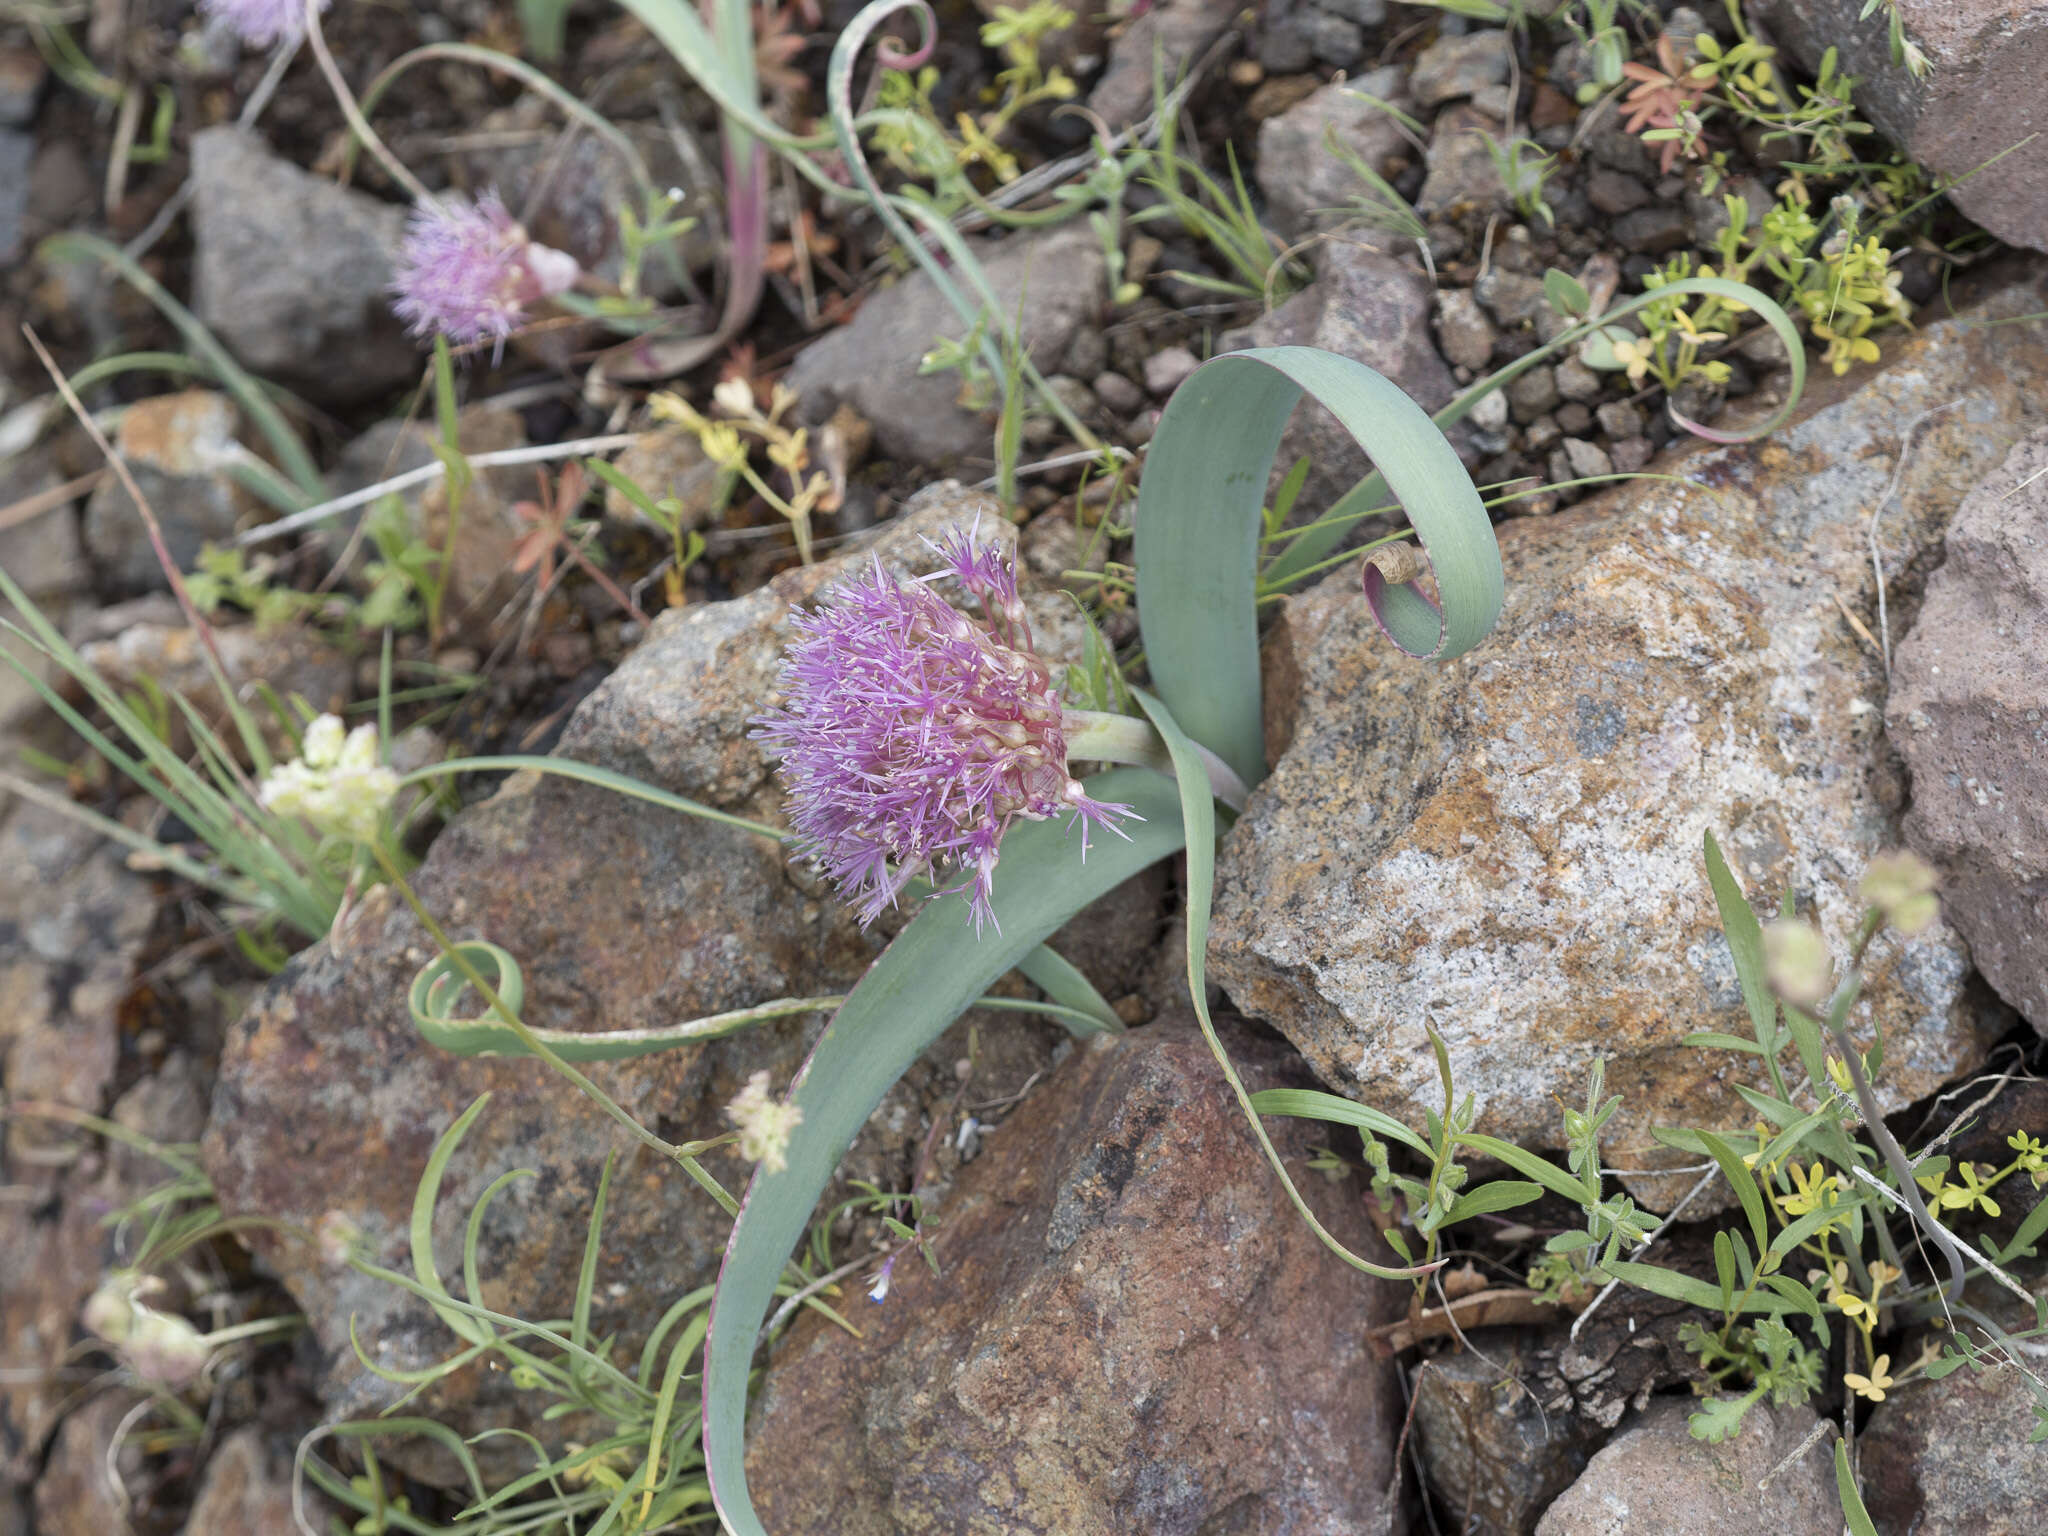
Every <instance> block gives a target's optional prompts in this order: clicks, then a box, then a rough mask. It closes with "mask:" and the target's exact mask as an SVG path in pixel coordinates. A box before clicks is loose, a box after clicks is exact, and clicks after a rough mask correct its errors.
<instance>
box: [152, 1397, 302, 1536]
mask: <svg viewBox="0 0 2048 1536" xmlns="http://www.w3.org/2000/svg"><path fill="white" fill-rule="evenodd" d="M306 1506H307V1510H306V1512H307V1514H308V1516H309V1517H310V1518H311V1520H312V1521H313V1524H314V1527H315V1528H316V1529H318V1528H319V1527H320V1526H321V1525H323V1524H324V1523H325V1520H326V1515H327V1501H326V1500H325V1499H323V1498H321V1496H320V1494H319V1492H318V1490H317V1489H309V1490H308V1491H307V1495H306ZM293 1519H294V1516H293V1514H292V1443H291V1441H290V1440H288V1439H279V1438H273V1437H272V1436H271V1435H270V1434H269V1433H268V1432H267V1431H266V1430H265V1429H264V1428H263V1427H262V1426H261V1425H259V1424H245V1425H244V1426H243V1427H242V1428H240V1429H238V1430H236V1431H235V1432H234V1433H233V1434H231V1435H229V1436H228V1437H227V1438H226V1439H225V1440H223V1441H221V1443H220V1449H218V1450H216V1451H215V1452H214V1453H213V1455H212V1456H211V1457H210V1458H209V1459H208V1460H207V1463H206V1471H205V1473H204V1474H203V1476H202V1477H201V1479H200V1483H199V1492H198V1495H197V1496H196V1497H195V1498H194V1499H193V1500H192V1513H191V1514H190V1515H189V1516H188V1517H187V1518H186V1521H185V1536H288V1533H290V1532H292V1531H294V1530H296V1529H298V1527H297V1526H296V1525H294V1524H293Z"/></svg>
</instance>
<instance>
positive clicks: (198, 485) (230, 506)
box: [85, 389, 251, 593]
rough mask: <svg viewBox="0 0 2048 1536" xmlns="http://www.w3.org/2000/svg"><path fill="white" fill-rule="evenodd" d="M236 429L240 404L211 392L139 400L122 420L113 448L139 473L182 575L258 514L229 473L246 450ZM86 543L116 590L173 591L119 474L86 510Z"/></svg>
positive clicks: (137, 479)
mask: <svg viewBox="0 0 2048 1536" xmlns="http://www.w3.org/2000/svg"><path fill="white" fill-rule="evenodd" d="M237 426H238V419H237V416H236V412H235V407H234V405H233V403H232V402H231V401H229V399H228V397H227V396H226V395H223V394H217V393H215V392H214V391H213V390H210V389H185V390H180V391H178V392H177V393H176V394H171V395H156V396H153V397H151V398H150V399H147V400H138V401H136V402H135V404H133V405H131V406H130V407H128V410H127V411H126V413H125V414H123V416H122V417H121V428H120V431H119V432H118V433H117V434H116V435H115V438H114V451H115V452H117V453H118V454H120V455H121V457H122V459H123V460H125V461H126V462H127V465H128V468H129V470H130V471H131V472H132V473H133V474H134V476H135V483H136V485H137V487H138V488H139V489H140V490H141V492H142V494H143V496H144V497H145V498H146V499H147V500H148V502H149V505H150V509H151V511H153V512H154V513H155V514H156V519H157V522H158V523H159V524H160V525H161V526H162V528H163V536H164V547H165V549H166V550H167V551H168V553H169V555H170V557H171V560H172V562H173V563H174V564H176V565H177V567H178V569H180V570H181V571H189V570H191V569H192V566H193V563H194V562H195V561H197V560H198V558H199V551H200V547H201V546H202V545H204V544H208V543H216V544H217V543H221V542H224V541H225V540H226V539H227V538H228V536H229V535H230V534H232V533H234V532H235V529H236V527H237V525H238V524H239V523H240V522H241V520H242V518H243V516H244V515H245V514H246V513H248V512H249V511H250V510H251V508H250V503H249V501H248V500H247V498H246V497H245V496H244V495H243V493H242V492H241V490H240V489H239V488H237V487H236V485H235V483H234V482H233V481H232V480H230V479H229V478H228V475H227V469H228V466H229V465H230V464H232V463H234V462H235V461H236V460H237V459H239V458H241V457H243V456H244V454H245V453H246V451H247V450H245V449H244V448H243V447H242V445H241V444H240V443H239V442H238V441H236V436H235V434H236V429H237ZM85 545H86V548H87V550H88V551H90V552H91V555H92V559H93V561H94V563H95V564H96V565H97V566H98V567H99V569H100V571H101V573H102V575H103V577H104V579H105V580H106V582H107V584H108V585H109V586H111V587H113V588H115V589H116V590H117V591H120V592H124V593H133V592H145V591H151V590H165V589H168V587H169V585H170V583H169V580H168V579H167V578H166V577H165V575H164V571H163V566H162V564H161V562H160V561H159V560H158V558H157V554H156V549H155V547H154V546H153V545H152V544H151V542H150V538H149V528H148V525H147V524H146V523H144V522H143V520H142V513H141V510H140V509H139V508H137V506H136V505H135V500H134V498H133V497H132V496H130V495H129V494H128V489H127V487H126V486H125V485H123V484H122V483H121V481H120V479H119V478H118V477H116V476H112V475H110V476H108V477H107V478H106V479H105V480H103V481H101V482H100V486H99V489H98V490H96V491H94V492H93V495H92V500H91V501H90V502H89V503H87V505H86V509H85Z"/></svg>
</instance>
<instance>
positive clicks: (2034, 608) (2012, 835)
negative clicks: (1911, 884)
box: [1886, 431, 2048, 1033]
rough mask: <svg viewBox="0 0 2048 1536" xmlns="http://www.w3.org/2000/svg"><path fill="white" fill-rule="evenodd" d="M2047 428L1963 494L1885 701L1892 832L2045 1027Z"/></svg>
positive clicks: (1980, 957) (2003, 984)
mask: <svg viewBox="0 0 2048 1536" xmlns="http://www.w3.org/2000/svg"><path fill="white" fill-rule="evenodd" d="M2043 471H2048V431H2044V432H2035V433H2034V434H2033V435H2031V436H2030V437H2028V438H2026V439H2025V440H2024V441H2022V442H2021V443H2020V444H2019V446H2018V447H2016V448H2014V449H2013V451H2012V453H2011V455H2010V456H2009V457H2008V458H2007V459H2006V461H2005V463H2004V464H2002V465H2000V466H1999V468H1998V470H1997V471H1996V472H1995V473H1994V474H1992V475H1990V476H1989V477H1987V478H1986V479H1985V480H1984V481H1983V483H1981V484H1980V485H1979V486H1978V487H1977V488H1976V489H1975V490H1974V491H1972V492H1971V493H1970V494H1969V496H1968V497H1967V498H1966V499H1965V500H1964V502H1963V505H1962V508H1961V510H1960V511H1958V512H1957V513H1956V518H1955V521H1954V522H1953V523H1951V524H1950V525H1949V530H1948V538H1947V541H1946V548H1947V552H1948V558H1947V560H1946V562H1945V563H1944V564H1943V565H1942V567H1941V569H1940V570H1938V571H1936V572H1935V573H1934V575H1933V576H1932V577H1930V578H1929V579H1928V582H1927V602H1926V606H1924V607H1923V608H1922V609H1921V610H1920V617H1919V619H1918V621H1917V622H1916V623H1915V624H1914V626H1913V629H1912V632H1911V633H1910V634H1908V635H1907V636H1906V638H1905V640H1904V641H1903V642H1901V644H1900V645H1899V648H1898V655H1897V657H1896V662H1895V665H1894V667H1893V669H1892V693H1891V701H1890V704H1889V705H1888V707H1887V710H1886V724H1887V726H1888V727H1889V728H1890V731H1891V737H1892V744H1893V745H1894V746H1896V747H1897V748H1898V750H1899V754H1900V756H1902V757H1904V758H1905V760H1906V765H1907V766H1908V767H1909V768H1910V769H1912V772H1913V809H1912V812H1911V813H1910V814H1909V815H1908V816H1907V818H1906V835H1907V837H1908V838H1909V839H1910V840H1911V841H1912V843H1913V846H1914V847H1916V848H1918V849H1919V850H1920V851H1921V852H1922V853H1924V854H1926V855H1927V856H1928V857H1929V858H1930V859H1932V860H1934V861H1935V863H1936V865H1937V866H1938V867H1939V869H1940V870H1941V876H1942V886H1941V904H1942V910H1943V911H1944V912H1945V913H1947V915H1948V920H1949V921H1950V922H1952V923H1954V924H1955V925H1956V927H1957V928H1958V929H1960V930H1961V931H1962V934H1963V937H1964V938H1966V939H1968V940H1969V943H1970V954H1971V957H1972V958H1973V959H1975V960H1976V962H1977V968H1978V969H1979V970H1981V971H1982V972H1983V973H1984V975H1985V977H1986V979H1987V980H1989V981H1990V983H1991V984H1992V986H1994V987H1996V988H1997V989H1998V991H1999V993H2000V995H2001V996H2003V997H2004V998H2005V1000H2006V1001H2007V1002H2009V1003H2011V1004H2012V1005H2013V1006H2014V1007H2015V1008H2017V1009H2018V1010H2019V1011H2020V1012H2021V1013H2022V1014H2024V1015H2026V1017H2027V1018H2029V1019H2031V1020H2032V1021H2033V1023H2034V1027H2035V1028H2036V1029H2039V1030H2041V1031H2043V1032H2044V1033H2048V478H2044V475H2043Z"/></svg>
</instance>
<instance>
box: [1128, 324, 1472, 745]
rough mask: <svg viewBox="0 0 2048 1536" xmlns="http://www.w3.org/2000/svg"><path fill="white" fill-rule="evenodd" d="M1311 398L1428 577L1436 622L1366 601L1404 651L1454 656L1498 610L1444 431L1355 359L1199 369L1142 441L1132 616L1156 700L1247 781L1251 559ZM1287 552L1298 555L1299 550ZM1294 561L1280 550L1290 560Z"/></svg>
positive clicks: (1261, 354)
mask: <svg viewBox="0 0 2048 1536" xmlns="http://www.w3.org/2000/svg"><path fill="white" fill-rule="evenodd" d="M1304 393H1307V394H1310V395H1313V396H1314V397H1315V398H1316V399H1317V400H1318V401H1319V402H1320V403H1321V404H1322V405H1323V406H1324V407H1325V408H1327V409H1328V410H1329V411H1330V413H1331V414H1332V415H1334V416H1335V417H1336V418H1337V419H1338V421H1339V422H1341V423H1342V424H1343V426H1344V427H1345V429H1346V430H1347V431H1349V432H1350V433H1351V435H1352V436H1353V437H1354V438H1356V439H1357V441H1358V443H1359V446H1360V447H1362V448H1364V449H1365V451H1366V453H1367V454H1369V455H1370V456H1371V457H1372V460H1373V462H1374V463H1375V464H1377V465H1379V466H1380V474H1382V475H1384V476H1385V484H1386V486H1387V487H1390V488H1391V490H1392V493H1393V494H1394V496H1396V497H1397V498H1398V499H1399V500H1400V502H1401V503H1402V505H1403V506H1404V507H1406V508H1407V511H1408V516H1409V520H1410V521H1411V522H1413V523H1414V525H1415V527H1416V530H1417V532H1418V533H1419V534H1420V535H1421V540H1422V544H1423V547H1424V548H1425V550H1426V551H1427V552H1428V555H1429V558H1430V561H1431V564H1432V566H1433V568H1434V571H1435V575H1436V580H1437V587H1438V590H1439V592H1440V594H1441V597H1442V601H1443V610H1442V612H1441V614H1439V612H1438V611H1437V609H1436V607H1435V606H1434V605H1432V604H1431V603H1430V602H1429V601H1428V600H1427V599H1425V598H1424V597H1423V596H1422V594H1421V593H1419V592H1418V591H1416V589H1415V588H1414V587H1412V586H1397V587H1390V588H1385V589H1384V590H1382V591H1380V592H1378V593H1374V591H1373V588H1372V584H1371V575H1377V572H1376V571H1372V572H1371V573H1370V575H1369V576H1368V586H1367V591H1368V596H1369V597H1376V598H1377V601H1376V602H1375V616H1376V617H1377V618H1378V619H1379V620H1380V622H1381V626H1382V627H1383V628H1384V629H1385V630H1386V631H1387V633H1388V634H1389V636H1390V637H1391V638H1392V639H1393V640H1394V642H1395V644H1397V645H1399V646H1400V647H1401V649H1403V650H1404V651H1407V652H1409V653H1410V654H1413V655H1425V656H1437V657H1446V658H1448V657H1451V656H1458V655H1462V654H1463V653H1464V652H1466V651H1468V650H1470V649H1471V648H1472V647H1473V646H1475V645H1477V644H1478V643H1479V642H1480V641H1481V640H1482V639H1484V638H1485V636H1486V634H1487V632H1488V631H1489V630H1491V629H1492V627H1493V623H1494V620H1495V619H1496V618H1498V617H1499V615H1500V605H1501V592H1502V576H1501V565H1500V550H1499V547H1498V545H1497V544H1496V543H1495V542H1494V537H1493V526H1492V524H1491V522H1490V521H1489V520H1488V518H1487V515H1486V508H1485V506H1484V505H1483V504H1482V503H1481V502H1480V500H1479V493H1478V492H1477V491H1476V490H1475V489H1473V486H1472V479H1471V477H1470V476H1469V475H1467V474H1466V473H1465V468H1464V466H1463V465H1462V464H1460V463H1459V462H1458V456H1457V454H1456V453H1455V452H1454V451H1453V450H1452V448H1451V445H1450V443H1449V442H1448V441H1447V440H1446V439H1445V437H1444V435H1443V433H1442V431H1441V430H1439V429H1438V427H1437V426H1436V425H1435V424H1434V423H1433V422H1431V420H1430V419H1429V417H1428V416H1427V415H1426V414H1424V412H1423V410H1422V408H1421V407H1420V406H1418V405H1417V404H1416V403H1415V402H1414V401H1413V400H1411V399H1409V398H1408V397H1407V396H1406V395H1405V394H1403V393H1402V392H1401V391H1400V390H1399V389H1398V388H1396V387H1395V386H1394V385H1393V384H1392V383H1391V382H1389V381H1388V380H1387V379H1386V378H1384V377H1382V376H1381V375H1380V374H1378V373H1375V372H1374V371H1373V370H1372V369H1370V368H1368V367H1366V366H1365V365H1364V364H1363V363H1359V362H1354V361H1353V360H1351V359H1349V358H1344V357H1338V356H1337V355H1335V354H1334V353H1330V352H1323V351H1319V350H1317V349H1315V348H1311V347H1272V348H1260V349H1258V350H1256V351H1250V352H1232V353H1228V354H1226V355H1225V356H1222V357H1219V358H1215V359H1213V360H1212V361H1210V362H1208V363H1206V364H1204V365H1203V366H1202V367H1201V368H1198V369H1197V370H1196V371H1195V372H1194V373H1193V374H1191V375H1190V376H1189V377H1188V380H1187V382H1186V383H1184V384H1182V385H1181V387H1180V388H1179V390H1177V391H1176V392H1175V394H1174V397H1173V399H1172V401H1171V402H1169V404H1168V405H1167V407H1166V412H1165V414H1164V415H1163V416H1162V417H1161V419H1160V423H1159V429H1158V431H1157V433H1155V434H1154V437H1153V441H1152V450H1151V452H1150V454H1149V455H1148V456H1147V458H1146V464H1145V478H1144V482H1143V484H1142V485H1141V487H1140V489H1139V494H1138V536H1137V552H1136V564H1137V567H1138V616H1139V623H1140V626H1141V628H1142V630H1143V633H1144V640H1145V654H1146V656H1147V658H1148V659H1149V661H1150V664H1151V668H1152V678H1153V683H1154V685H1155V687H1156V688H1157V690H1158V693H1159V696H1160V697H1161V699H1163V700H1164V701H1165V704H1166V707H1167V708H1168V709H1169V710H1170V711H1171V712H1172V714H1173V717H1174V719H1175V720H1177V721H1179V722H1180V724H1181V726H1182V728H1183V729H1184V730H1186V731H1187V733H1188V734H1189V735H1190V736H1192V737H1193V738H1194V739H1195V740H1196V741H1199V742H1200V743H1202V745H1204V746H1206V747H1208V748H1209V749H1210V750H1211V751H1213V752H1215V753H1216V754H1217V755H1218V756H1219V757H1221V758H1222V759H1223V760H1224V761H1225V762H1227V763H1229V764H1230V766H1231V767H1232V768H1234V769H1236V770H1237V773H1238V775H1239V777H1241V778H1242V779H1243V780H1244V781H1245V782H1246V783H1247V784H1256V783H1257V782H1258V781H1259V780H1260V779H1261V778H1263V777H1264V776H1265V747H1264V739H1263V735H1262V730H1261V724H1260V711H1259V653H1258V617H1257V609H1256V586H1257V580H1256V562H1257V555H1258V541H1259V533H1260V506H1261V504H1262V503H1263V501H1264V499H1265V492H1266V473H1267V470H1268V468H1269V467H1270V466H1271V465H1272V463H1273V460H1274V456H1275V455H1276V453H1277V452H1278V450H1279V446H1280V434H1281V431H1282V429H1283V428H1284V427H1285V426H1286V424H1287V417H1288V414H1289V412H1291V411H1292V410H1293V409H1294V407H1295V403H1296V402H1297V401H1298V400H1300V398H1301V396H1302V395H1303V394H1304ZM1297 547H1298V546H1297ZM1292 552H1293V550H1292V549H1290V550H1289V553H1292Z"/></svg>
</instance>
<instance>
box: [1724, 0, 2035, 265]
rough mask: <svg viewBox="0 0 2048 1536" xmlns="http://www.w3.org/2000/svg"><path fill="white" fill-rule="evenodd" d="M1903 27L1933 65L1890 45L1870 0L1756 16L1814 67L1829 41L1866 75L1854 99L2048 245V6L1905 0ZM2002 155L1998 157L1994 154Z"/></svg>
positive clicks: (1984, 212)
mask: <svg viewBox="0 0 2048 1536" xmlns="http://www.w3.org/2000/svg"><path fill="white" fill-rule="evenodd" d="M1897 12H1898V16H1899V19H1900V20H1901V21H1902V22H1903V23H1904V26H1905V33H1906V39H1907V41H1908V42H1909V43H1911V44H1912V45H1913V46H1914V47H1916V48H1918V49H1919V50H1920V51H1921V52H1922V53H1923V54H1924V55H1925V56H1926V59H1927V62H1928V65H1929V69H1928V72H1927V76H1926V78H1925V79H1915V78H1914V77H1913V76H1912V75H1911V74H1910V73H1909V72H1908V71H1907V70H1906V69H1904V68H1902V67H1901V66H1899V65H1897V64H1894V63H1893V62H1892V57H1891V38H1890V16H1889V15H1888V14H1887V11H1886V10H1885V9H1882V8H1880V9H1879V10H1878V11H1877V12H1876V14H1874V15H1868V16H1866V15H1864V14H1863V5H1862V0H1768V3H1767V4H1765V5H1764V6H1762V7H1761V8H1760V10H1759V13H1758V14H1759V19H1761V20H1763V21H1764V22H1765V23H1766V24H1767V25H1768V26H1769V27H1770V29H1771V34H1772V36H1773V37H1774V38H1775V39H1776V40H1777V41H1778V42H1779V43H1781V44H1782V45H1783V46H1785V47H1786V48H1787V49H1788V50H1789V51H1790V52H1791V53H1792V55H1793V56H1794V57H1795V58H1797V59H1798V60H1799V61H1800V62H1801V63H1803V64H1805V65H1806V66H1807V67H1808V68H1809V69H1811V68H1813V67H1815V66H1816V65H1817V64H1818V63H1819V60H1820V57H1821V54H1822V53H1823V52H1824V51H1825V50H1827V49H1828V48H1835V49H1836V50H1838V56H1839V60H1840V63H1839V68H1840V70H1841V72H1842V73H1844V74H1850V75H1854V76H1856V78H1857V82H1858V84H1857V90H1856V108H1857V111H1858V113H1859V114H1861V115H1863V116H1865V117H1866V118H1867V119H1868V120H1869V121H1870V122H1872V123H1874V124H1876V125H1877V127H1878V128H1879V130H1880V131H1882V132H1883V133H1884V135H1885V137H1887V138H1889V139H1890V140H1892V141H1893V142H1894V143H1895V144H1897V145H1898V146H1899V147H1900V148H1902V149H1903V150H1904V151H1905V152H1906V153H1907V154H1908V155H1910V156H1911V157H1912V158H1913V159H1914V160H1917V161H1918V162H1920V164H1922V165H1924V166H1926V167H1927V168H1928V169H1929V170H1931V171H1938V172H1941V173H1943V174H1946V175H1949V176H1955V177H1967V178H1968V179H1967V180H1964V181H1960V182H1958V183H1957V185H1956V187H1955V189H1954V191H1953V193H1952V194H1951V198H1952V201H1954V203H1955V205H1956V206H1957V207H1958V208H1960V209H1961V210H1962V211H1963V212H1964V213H1966V214H1968V215H1969V216H1970V217H1971V218H1973V219H1975V220H1976V221H1977V222H1978V223H1980V224H1982V225H1983V226H1984V227H1985V228H1986V229H1988V230H1990V231H1991V232H1992V233H1993V234H1995V235H1997V236H1998V237H1999V238H2000V239H2001V240H2009V241H2011V242H2012V243H2013V244H2015V245H2030V246H2032V247H2033V248H2034V249H2036V250H2048V156H2044V155H2042V154H2041V153H2040V147H2041V143H2042V141H2041V140H2038V139H2037V140H2035V141H2034V143H2033V144H2031V145H2029V146H2028V147H2027V148H2025V149H2021V150H2019V151H2018V152H2017V153H2013V154H2006V153H2005V151H2006V150H2008V149H2011V148H2012V147H2013V146H2014V145H2017V144H2020V143H2022V142H2023V141H2024V140H2025V139H2026V138H2027V136H2028V135H2029V134H2035V133H2042V132H2048V7H2043V6H2041V5H2039V4H2036V3H2033V0H1898V5H1897ZM1994 160H1996V163H1995V164H1993V163H1991V162H1992V161H1994Z"/></svg>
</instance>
